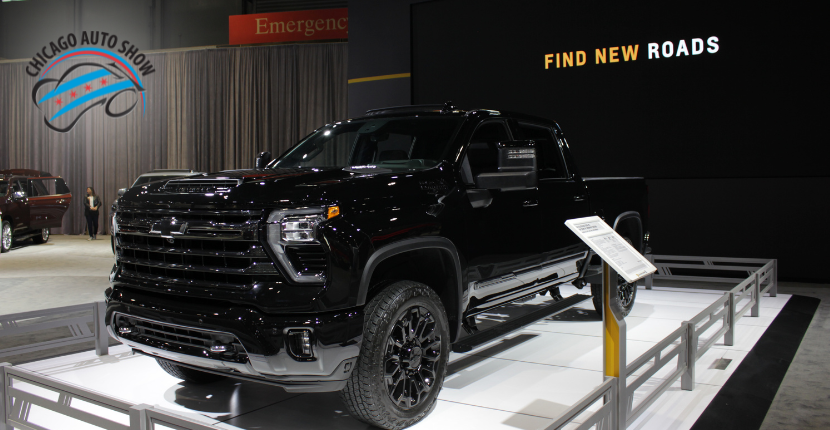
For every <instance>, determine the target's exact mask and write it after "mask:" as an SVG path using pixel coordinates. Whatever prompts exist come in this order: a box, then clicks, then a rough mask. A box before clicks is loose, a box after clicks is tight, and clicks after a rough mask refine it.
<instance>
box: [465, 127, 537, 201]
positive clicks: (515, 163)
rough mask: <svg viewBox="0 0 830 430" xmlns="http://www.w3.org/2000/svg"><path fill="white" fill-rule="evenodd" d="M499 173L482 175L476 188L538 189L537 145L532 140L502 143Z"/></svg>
mask: <svg viewBox="0 0 830 430" xmlns="http://www.w3.org/2000/svg"><path fill="white" fill-rule="evenodd" d="M496 147H497V148H498V156H499V164H498V172H491V173H480V174H479V175H478V176H476V179H475V180H476V187H477V188H484V189H488V190H501V191H510V190H527V189H531V188H536V186H537V180H536V143H535V142H534V141H532V140H523V141H515V142H500V143H497V144H496Z"/></svg>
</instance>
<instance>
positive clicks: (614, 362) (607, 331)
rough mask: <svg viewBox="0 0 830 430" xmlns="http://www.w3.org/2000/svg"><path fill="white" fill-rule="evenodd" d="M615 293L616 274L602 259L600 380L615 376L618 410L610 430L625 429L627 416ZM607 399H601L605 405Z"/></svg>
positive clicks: (621, 336) (623, 355)
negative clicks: (601, 377)
mask: <svg viewBox="0 0 830 430" xmlns="http://www.w3.org/2000/svg"><path fill="white" fill-rule="evenodd" d="M616 290H617V272H616V271H615V270H614V269H613V268H611V266H609V265H608V263H606V262H605V261H604V260H603V262H602V308H603V312H602V327H603V330H602V355H603V357H604V360H603V362H602V374H603V375H604V376H603V380H607V379H608V378H609V377H615V378H617V380H618V381H619V383H617V385H616V388H617V399H620V400H619V401H618V402H617V407H618V408H619V410H618V411H617V414H616V415H615V416H614V417H615V418H616V420H614V421H613V422H612V423H611V427H612V428H613V429H621V430H624V429H625V417H626V416H627V409H626V406H627V405H626V404H625V401H624V399H627V398H628V397H626V395H625V394H626V393H625V387H626V383H625V379H626V369H625V366H626V351H625V343H626V327H625V319H624V318H623V316H622V312H621V310H620V309H619V307H618V305H617V301H616V300H613V298H614V294H615V293H616ZM609 401H610V399H608V398H607V396H606V398H605V403H608V402H609Z"/></svg>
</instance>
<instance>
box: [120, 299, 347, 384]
mask: <svg viewBox="0 0 830 430" xmlns="http://www.w3.org/2000/svg"><path fill="white" fill-rule="evenodd" d="M106 321H107V331H108V332H109V333H110V335H111V336H112V337H114V338H115V339H117V340H119V341H120V342H122V343H124V344H126V345H128V346H130V347H131V348H133V349H135V350H138V351H140V352H143V353H145V354H147V355H151V356H155V357H159V358H163V359H167V360H171V361H175V362H177V363H180V364H184V365H187V366H192V367H196V368H200V369H205V370H209V371H212V372H214V373H222V374H225V375H227V376H231V377H239V378H243V379H254V380H260V381H262V382H268V383H271V384H275V385H280V386H282V387H284V388H285V389H286V390H287V391H293V392H321V391H337V390H340V389H342V388H343V386H344V385H345V383H346V380H347V379H348V378H349V375H350V374H351V371H352V369H353V368H354V361H355V360H356V357H357V356H358V354H359V353H360V343H361V339H362V333H363V313H362V310H361V309H351V310H346V311H340V312H332V313H319V314H295V315H292V314H283V315H271V314H265V313H263V312H261V311H259V310H257V309H255V308H252V307H247V306H242V305H236V304H232V303H226V302H216V303H214V302H211V301H201V300H187V299H185V298H183V297H176V296H166V295H162V294H152V293H146V292H141V291H135V290H130V289H123V288H117V289H115V290H113V291H112V293H111V294H110V295H109V297H108V300H107V317H106ZM136 322H140V324H136ZM128 323H130V324H128ZM127 325H130V326H133V327H134V328H136V330H135V331H134V332H132V333H125V332H123V330H119V329H122V328H125V327H126V326H127ZM119 326H120V327H119ZM138 326H141V327H142V328H141V330H138V329H137V327H138ZM288 329H307V330H309V331H310V332H311V333H312V338H311V341H312V350H313V358H311V359H298V358H297V357H296V356H295V355H293V354H292V353H291V351H290V350H289V348H288V346H287V342H286V333H287V331H288ZM217 339H220V340H222V342H223V344H226V345H229V346H230V345H233V347H231V349H232V350H233V351H223V352H212V351H211V350H210V344H211V342H213V341H214V340H217Z"/></svg>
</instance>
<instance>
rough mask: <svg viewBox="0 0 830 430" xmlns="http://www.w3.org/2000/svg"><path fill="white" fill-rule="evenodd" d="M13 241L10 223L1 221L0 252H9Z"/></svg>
mask: <svg viewBox="0 0 830 430" xmlns="http://www.w3.org/2000/svg"><path fill="white" fill-rule="evenodd" d="M13 240H14V232H13V231H12V225H11V223H9V222H8V221H3V225H2V232H0V252H9V250H10V249H12V241H13Z"/></svg>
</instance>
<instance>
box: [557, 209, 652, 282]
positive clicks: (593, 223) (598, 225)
mask: <svg viewBox="0 0 830 430" xmlns="http://www.w3.org/2000/svg"><path fill="white" fill-rule="evenodd" d="M565 225H566V226H568V228H569V229H571V231H573V232H574V233H575V234H576V235H577V236H579V238H580V239H582V241H583V242H585V243H586V244H588V246H590V247H591V249H593V250H594V252H595V253H596V254H597V255H599V256H600V258H602V259H603V260H605V262H606V263H608V264H609V265H610V266H611V267H612V268H613V269H614V270H615V271H616V272H617V273H619V274H620V276H622V277H623V278H624V279H625V280H626V282H634V281H636V280H638V279H641V278H643V277H645V276H647V275H650V274H652V273H654V272H656V271H657V268H656V267H654V265H653V264H651V262H649V261H648V260H647V259H646V258H645V257H643V255H642V254H640V253H639V252H638V251H637V250H636V249H634V247H633V246H631V245H630V244H629V243H628V242H627V241H626V240H625V239H623V237H622V236H620V235H619V233H617V232H616V231H614V229H613V228H611V226H609V225H608V224H606V223H605V221H603V220H602V218H600V217H598V216H589V217H585V218H576V219H569V220H567V221H565Z"/></svg>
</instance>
